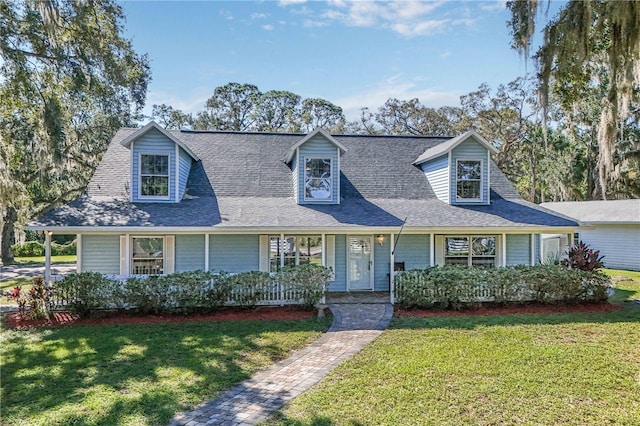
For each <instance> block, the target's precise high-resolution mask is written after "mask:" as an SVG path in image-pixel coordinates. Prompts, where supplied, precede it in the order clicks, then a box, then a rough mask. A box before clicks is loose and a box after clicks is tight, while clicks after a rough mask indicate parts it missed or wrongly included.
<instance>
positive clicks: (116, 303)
mask: <svg viewBox="0 0 640 426" xmlns="http://www.w3.org/2000/svg"><path fill="white" fill-rule="evenodd" d="M330 276H331V271H330V270H329V269H327V268H324V267H322V266H316V265H301V266H295V267H290V268H285V269H283V270H282V271H281V272H278V273H276V274H273V275H270V274H268V273H266V272H257V271H252V272H244V273H240V274H233V275H232V274H228V273H225V272H220V273H217V274H214V273H212V272H205V271H193V272H179V273H175V274H171V275H152V276H149V277H132V278H128V279H126V280H124V281H123V280H118V279H109V278H106V277H104V276H103V275H102V274H99V273H96V272H82V273H79V274H69V275H67V276H65V277H64V279H62V280H61V281H59V282H57V283H55V284H54V286H55V292H54V293H55V299H56V307H57V308H65V307H66V309H70V310H72V311H73V312H75V313H78V314H80V315H81V316H89V315H92V314H94V313H96V312H97V311H100V310H105V309H111V310H122V309H131V310H134V311H136V312H139V313H143V314H165V313H183V314H189V313H194V312H212V311H215V310H216V309H218V308H220V307H221V306H223V305H233V306H244V307H253V306H256V305H257V304H261V303H268V304H276V303H278V302H280V301H281V300H283V299H285V298H286V300H296V302H297V303H299V304H300V305H302V306H304V307H305V308H309V309H311V308H313V307H314V306H315V304H317V303H318V302H319V301H320V298H321V297H322V295H323V294H324V289H325V286H326V285H327V283H328V281H329V279H330Z"/></svg>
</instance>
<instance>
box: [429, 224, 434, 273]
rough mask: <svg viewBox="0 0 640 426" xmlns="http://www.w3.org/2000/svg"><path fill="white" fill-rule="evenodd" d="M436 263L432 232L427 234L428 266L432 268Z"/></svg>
mask: <svg viewBox="0 0 640 426" xmlns="http://www.w3.org/2000/svg"><path fill="white" fill-rule="evenodd" d="M435 263H436V247H435V238H434V236H433V232H432V233H430V234H429V266H430V267H434V266H436V265H435Z"/></svg>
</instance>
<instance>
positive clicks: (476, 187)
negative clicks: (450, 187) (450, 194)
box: [456, 160, 482, 201]
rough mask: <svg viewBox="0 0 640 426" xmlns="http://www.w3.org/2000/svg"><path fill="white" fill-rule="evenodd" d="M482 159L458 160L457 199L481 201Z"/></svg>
mask: <svg viewBox="0 0 640 426" xmlns="http://www.w3.org/2000/svg"><path fill="white" fill-rule="evenodd" d="M481 188H482V161H481V160H457V161H456V201H481V197H482V196H481V194H482V192H481Z"/></svg>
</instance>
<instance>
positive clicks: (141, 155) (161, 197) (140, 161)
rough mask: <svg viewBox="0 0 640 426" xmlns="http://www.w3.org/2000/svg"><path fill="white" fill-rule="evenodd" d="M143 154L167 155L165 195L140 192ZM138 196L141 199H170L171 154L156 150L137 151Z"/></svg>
mask: <svg viewBox="0 0 640 426" xmlns="http://www.w3.org/2000/svg"><path fill="white" fill-rule="evenodd" d="M144 155H153V156H163V157H167V175H166V178H167V195H143V194H142V176H143V174H142V157H143V156H144ZM144 176H160V177H165V175H148V174H145V175H144ZM138 198H139V199H141V200H170V199H171V154H169V153H157V152H139V153H138Z"/></svg>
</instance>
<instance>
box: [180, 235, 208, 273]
mask: <svg viewBox="0 0 640 426" xmlns="http://www.w3.org/2000/svg"><path fill="white" fill-rule="evenodd" d="M175 250H176V252H175V256H176V264H175V265H176V266H175V270H176V272H182V271H195V270H198V269H204V235H176V247H175Z"/></svg>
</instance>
